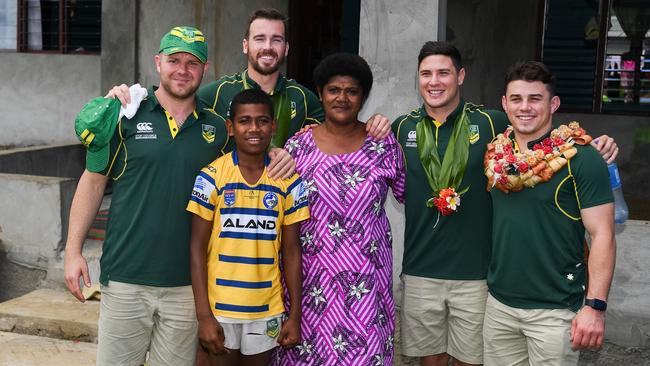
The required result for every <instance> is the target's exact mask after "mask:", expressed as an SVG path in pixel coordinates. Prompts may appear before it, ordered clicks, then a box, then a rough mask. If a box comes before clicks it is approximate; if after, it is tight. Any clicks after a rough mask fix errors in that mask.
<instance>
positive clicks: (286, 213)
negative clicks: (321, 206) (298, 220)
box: [284, 201, 309, 215]
mask: <svg viewBox="0 0 650 366" xmlns="http://www.w3.org/2000/svg"><path fill="white" fill-rule="evenodd" d="M307 206H309V201H304V202H302V203H300V204H298V205H296V206H293V207H291V208H290V209H288V210H286V211H284V214H285V215H291V214H292V213H294V212H296V211H298V210H299V209H301V208H303V207H307Z"/></svg>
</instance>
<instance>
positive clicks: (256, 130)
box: [187, 89, 309, 365]
mask: <svg viewBox="0 0 650 366" xmlns="http://www.w3.org/2000/svg"><path fill="white" fill-rule="evenodd" d="M230 114H231V116H230V119H229V120H227V121H226V124H227V127H228V133H229V135H230V136H232V137H233V138H234V141H235V145H236V148H235V150H234V151H233V152H231V153H229V154H226V155H224V156H222V157H221V158H219V159H217V160H215V161H213V162H212V163H210V164H209V165H208V166H207V167H205V168H203V169H202V170H201V172H200V173H199V175H198V176H197V178H196V181H195V184H194V189H193V191H192V197H191V199H190V202H189V203H188V205H187V210H188V211H190V212H192V213H193V214H194V215H193V217H192V238H191V241H190V251H191V271H192V288H193V290H194V298H195V303H196V311H197V314H196V315H197V318H198V321H199V341H200V344H201V347H202V348H203V351H205V352H207V353H208V354H209V357H208V358H209V360H210V361H211V362H212V363H218V364H219V365H237V364H239V363H240V362H242V363H243V362H246V364H255V365H268V363H269V361H270V357H271V351H272V349H273V348H275V346H277V344H278V343H279V344H280V345H282V346H285V347H288V346H293V345H295V344H297V343H298V341H299V339H300V317H301V311H300V294H301V292H302V276H301V253H300V245H299V239H298V229H299V225H300V221H303V220H306V219H308V218H309V208H308V203H307V199H306V191H305V188H304V185H303V182H302V180H301V179H300V177H298V176H297V175H294V176H292V177H291V178H288V179H283V180H272V179H270V178H269V177H268V175H267V169H266V166H267V165H268V162H269V158H268V156H267V154H266V151H267V149H268V146H269V144H270V142H271V138H272V135H273V133H274V132H275V128H276V122H275V120H274V118H273V104H272V102H271V99H270V98H269V96H268V95H267V94H266V93H264V92H263V91H260V90H257V89H249V90H244V91H242V92H241V93H239V94H238V95H236V96H235V98H234V99H233V101H232V105H231V112H230ZM279 260H282V266H280V263H279ZM280 267H282V272H283V273H281V271H280ZM283 274H284V282H285V284H286V287H287V292H288V295H289V304H290V310H289V314H288V318H287V319H286V320H285V321H284V323H283V322H282V317H283V315H284V312H285V308H284V301H283V287H282V275H283Z"/></svg>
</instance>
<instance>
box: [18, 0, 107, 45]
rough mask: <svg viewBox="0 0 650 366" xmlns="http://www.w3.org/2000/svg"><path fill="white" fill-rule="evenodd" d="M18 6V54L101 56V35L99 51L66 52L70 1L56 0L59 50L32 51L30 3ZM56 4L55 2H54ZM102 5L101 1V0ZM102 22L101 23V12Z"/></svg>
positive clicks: (19, 2) (23, 1)
mask: <svg viewBox="0 0 650 366" xmlns="http://www.w3.org/2000/svg"><path fill="white" fill-rule="evenodd" d="M16 1H17V3H18V5H17V9H16V17H17V19H16V51H15V52H17V53H32V54H55V55H95V56H97V55H100V54H101V34H100V44H99V50H98V51H86V50H84V51H75V52H70V51H66V49H67V47H68V39H67V37H65V35H66V34H68V28H69V24H68V23H69V21H70V19H69V17H68V15H67V14H66V7H67V6H68V5H69V3H70V0H56V1H57V2H58V3H59V19H62V21H59V26H58V30H57V37H58V49H51V50H42V49H41V50H30V49H29V40H28V37H29V33H28V29H27V22H28V21H29V19H28V14H27V9H28V2H27V0H16ZM53 2H54V1H53ZM99 2H100V5H101V0H99ZM100 21H101V11H100ZM100 32H101V30H100Z"/></svg>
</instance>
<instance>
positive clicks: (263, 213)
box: [219, 207, 279, 217]
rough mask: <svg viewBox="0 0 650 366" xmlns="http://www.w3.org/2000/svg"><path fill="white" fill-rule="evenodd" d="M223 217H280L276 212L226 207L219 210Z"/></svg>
mask: <svg viewBox="0 0 650 366" xmlns="http://www.w3.org/2000/svg"><path fill="white" fill-rule="evenodd" d="M219 213H220V214H222V215H233V214H235V215H256V216H270V217H278V215H279V213H278V211H275V210H265V209H261V208H246V207H224V208H220V209H219Z"/></svg>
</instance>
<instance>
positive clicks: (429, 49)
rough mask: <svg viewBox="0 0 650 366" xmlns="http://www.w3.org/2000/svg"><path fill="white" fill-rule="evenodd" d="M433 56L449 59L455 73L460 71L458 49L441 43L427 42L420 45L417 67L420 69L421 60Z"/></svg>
mask: <svg viewBox="0 0 650 366" xmlns="http://www.w3.org/2000/svg"><path fill="white" fill-rule="evenodd" d="M433 55H443V56H448V57H449V58H451V62H453V63H454V67H456V71H460V69H462V68H463V60H462V59H461V57H460V51H458V48H456V46H454V45H453V44H451V43H449V42H442V41H435V42H434V41H429V42H427V43H425V44H424V45H422V48H420V54H419V55H418V67H420V64H421V63H422V60H424V59H425V58H427V57H429V56H433Z"/></svg>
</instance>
